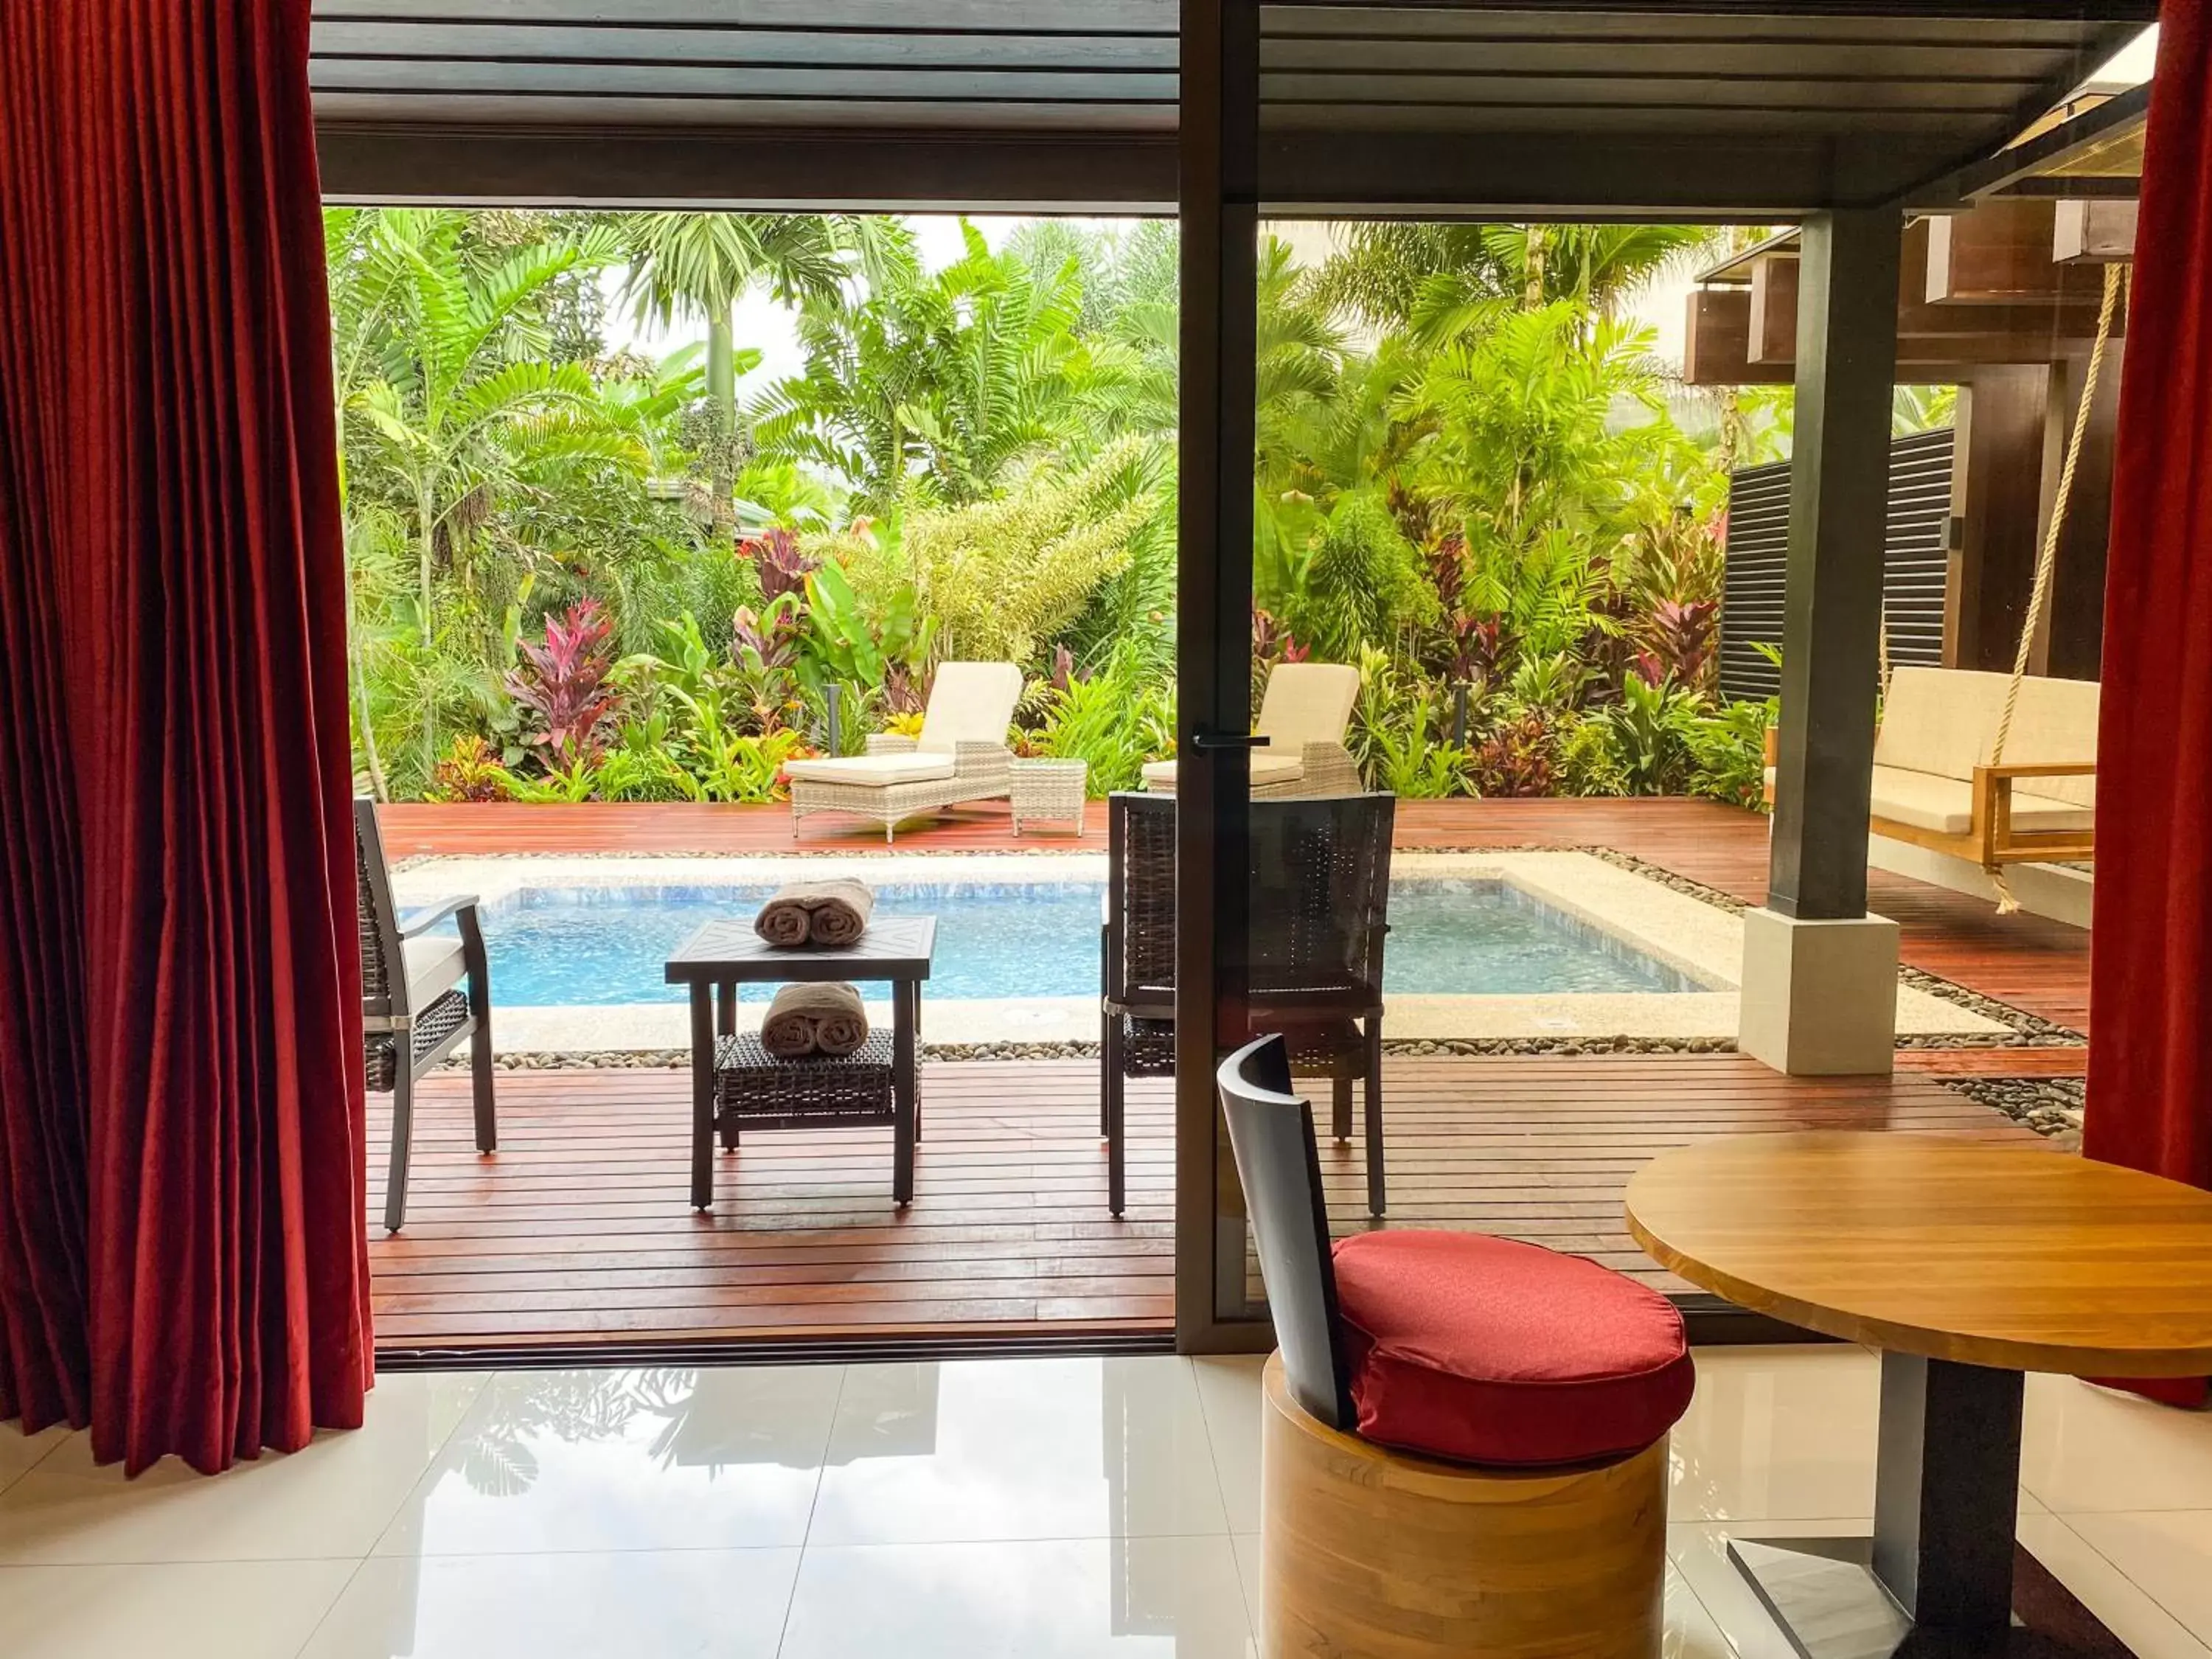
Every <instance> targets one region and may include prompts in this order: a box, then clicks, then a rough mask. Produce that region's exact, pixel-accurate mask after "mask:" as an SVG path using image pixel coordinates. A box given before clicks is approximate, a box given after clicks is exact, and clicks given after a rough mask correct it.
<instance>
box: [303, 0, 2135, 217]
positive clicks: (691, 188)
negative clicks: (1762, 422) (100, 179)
mask: <svg viewBox="0 0 2212 1659" xmlns="http://www.w3.org/2000/svg"><path fill="white" fill-rule="evenodd" d="M1177 15H1178V9H1177V4H1176V0H627V3H625V0H316V3H315V7H314V18H315V24H314V34H313V66H312V75H313V84H314V88H315V104H316V114H317V119H318V124H319V127H320V129H321V131H322V134H323V146H322V147H323V161H324V173H325V184H326V187H327V188H328V189H329V190H330V191H331V193H332V194H333V195H335V196H342V197H349V198H356V199H378V198H381V199H396V198H402V197H404V198H411V199H447V200H493V199H510V200H575V201H617V200H623V201H659V202H668V203H687V202H688V203H695V204H724V205H732V206H734V205H800V204H816V205H849V206H856V207H893V206H900V205H908V206H963V207H977V208H983V207H1012V206H1026V207H1030V208H1032V209H1038V210H1053V209H1067V210H1079V209H1083V208H1119V209H1121V210H1124V211H1127V210H1143V209H1151V210H1164V209H1166V208H1168V207H1170V206H1171V204H1172V203H1173V201H1174V198H1175V193H1176V152H1175V129H1176V23H1177ZM2152 15H2154V4H2153V3H2151V0H2098V3H2095V4H2089V5H2065V4H2048V3H2046V4H2034V3H2014V0H1978V3H1963V4H1962V3H1954V0H1922V3H1919V4H1910V3H1899V0H1823V3H1818V4H1801V5H1796V6H1792V5H1790V4H1787V3H1784V0H1765V3H1764V4H1747V3H1739V0H1660V3H1649V4H1642V5H1631V4H1626V3H1620V0H1616V3H1615V4H1614V5H1613V7H1612V8H1611V9H1599V8H1596V7H1594V6H1592V5H1589V4H1586V3H1572V0H1553V3H1542V0H1534V3H1532V0H1522V3H1519V4H1515V5H1489V4H1480V3H1468V0H1456V3H1453V0H1433V3H1403V0H1401V3H1397V4H1389V5H1344V4H1305V3H1275V4H1267V5H1264V6H1263V7H1262V8H1261V99H1262V108H1261V128H1262V133H1263V147H1262V156H1261V190H1262V194H1263V196H1264V197H1265V198H1266V202H1267V207H1268V209H1269V210H1270V211H1273V212H1278V213H1292V212H1321V213H1353V212H1360V211H1370V212H1374V211H1380V212H1396V213H1408V214H1411V213H1448V212H1479V211H1483V210H1505V211H1523V212H1537V211H1584V212H1589V211H1623V212H1626V211H1633V210H1638V209H1644V210H1674V211H1681V212H1706V213H1711V214H1714V215H1728V214H1736V215H1741V214H1747V213H1772V214H1790V213H1794V212H1800V211H1803V210H1808V209H1811V208H1816V207H1821V206H1830V205H1847V204H1866V203H1873V202H1879V201H1883V200H1887V199H1889V198H1890V197H1895V196H1897V195H1899V194H1900V193H1902V192H1905V191H1909V190H1910V189H1911V188H1912V187H1914V186H1915V185H1918V184H1920V183H1921V182H1922V181H1923V180H1924V179H1928V178H1930V177H1933V176H1936V175H1937V174H1939V173H1945V172H1947V171H1948V170H1949V169H1951V168H1953V167H1957V166H1960V165H1961V164H1964V163H1966V162H1969V161H1973V160H1975V159H1976V158H1978V157H1980V156H1982V155H1987V154H1988V153H1989V152H1990V151H1991V150H1993V149H1996V147H1997V146H1999V145H2000V144H2002V143H2004V142H2005V141H2006V140H2007V139H2008V138H2009V137H2011V136H2012V135H2013V134H2015V132H2017V131H2019V130H2020V128H2021V126H2022V125H2024V124H2025V123H2026V122H2027V120H2029V119H2030V118H2033V116H2035V115H2036V114H2038V113H2039V112H2041V111H2043V110H2044V109H2045V108H2047V107H2048V106H2050V105H2051V103H2052V102H2053V101H2054V100H2056V99H2057V98H2058V97H2059V96H2061V95H2063V94H2064V93H2065V92H2066V91H2067V90H2068V89H2069V88H2070V87H2072V86H2073V85H2075V83H2077V82H2079V81H2080V80H2081V78H2082V77H2083V76H2086V75H2087V73H2089V72H2090V71H2091V70H2093V69H2095V68H2096V67H2097V65H2098V64H2100V63H2101V62H2102V61H2103V60H2104V59H2105V58H2106V57H2107V56H2109V55H2110V53H2111V52H2113V51H2114V50H2116V49H2117V48H2118V46H2121V45H2124V43H2125V42H2126V41H2127V40H2129V39H2130V38H2131V37H2132V36H2133V34H2134V33H2136V31H2137V30H2138V29H2139V28H2140V27H2142V24H2143V23H2144V22H2146V21H2149V19H2150V18H2151V16H2152Z"/></svg>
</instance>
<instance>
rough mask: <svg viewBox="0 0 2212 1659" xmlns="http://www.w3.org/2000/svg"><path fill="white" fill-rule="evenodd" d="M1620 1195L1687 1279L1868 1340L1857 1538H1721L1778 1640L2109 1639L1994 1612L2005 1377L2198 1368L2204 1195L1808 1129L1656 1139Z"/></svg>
mask: <svg viewBox="0 0 2212 1659" xmlns="http://www.w3.org/2000/svg"><path fill="white" fill-rule="evenodd" d="M1627 1208H1628V1225H1629V1231H1632V1232H1633V1233H1634V1234H1635V1235H1636V1239H1637V1242H1638V1243H1640V1244H1641V1245H1643V1246H1644V1249H1646V1250H1648V1251H1650V1253H1651V1255H1653V1256H1654V1257H1656V1259H1657V1260H1658V1261H1661V1262H1662V1263H1663V1264H1665V1265H1666V1266H1667V1267H1671V1268H1673V1269H1674V1272H1676V1273H1680V1275H1681V1276H1682V1277H1683V1278H1685V1279H1688V1280H1689V1281H1690V1282H1691V1283H1692V1285H1699V1286H1700V1287H1702V1288H1704V1289H1705V1290H1709V1291H1717V1292H1718V1293H1719V1294H1720V1295H1722V1296H1724V1297H1728V1298H1729V1301H1731V1302H1735V1303H1738V1304H1741V1305H1742V1306H1744V1307H1747V1308H1752V1309H1755V1310H1758V1311H1759V1312H1760V1313H1765V1314H1771V1315H1773V1316H1775V1317H1776V1318H1778V1319H1785V1320H1788V1321H1790V1322H1792V1323H1794V1324H1798V1325H1802V1326H1805V1327H1807V1328H1808V1329H1812V1330H1815V1331H1820V1332H1821V1333H1823V1334H1826V1335H1829V1336H1836V1337H1841V1338H1843V1339H1844V1340H1846V1341H1850V1342H1860V1343H1863V1344H1865V1345H1866V1346H1869V1347H1872V1348H1875V1349H1878V1350H1880V1351H1881V1434H1880V1443H1879V1445H1878V1446H1877V1448H1876V1451H1875V1499H1874V1510H1875V1513H1874V1538H1873V1541H1872V1544H1871V1547H1869V1545H1868V1543H1867V1542H1866V1541H1864V1540H1857V1541H1850V1540H1841V1539H1799V1540H1787V1541H1785V1540H1772V1541H1760V1542H1754V1541H1751V1540H1748V1539H1738V1540H1734V1541H1730V1543H1729V1556H1730V1557H1731V1558H1732V1559H1734V1561H1735V1565H1736V1567H1737V1570H1738V1571H1741V1573H1742V1574H1743V1575H1744V1577H1746V1578H1747V1579H1749V1580H1750V1582H1751V1585H1752V1588H1753V1589H1754V1590H1755V1591H1756V1592H1757V1593H1758V1595H1759V1599H1760V1600H1761V1601H1764V1602H1765V1604H1766V1607H1767V1610H1768V1611H1769V1612H1770V1613H1772V1614H1773V1615H1774V1617H1775V1618H1776V1620H1778V1622H1779V1623H1780V1624H1781V1626H1782V1627H1783V1629H1784V1632H1786V1633H1787V1634H1788V1636H1789V1638H1790V1644H1791V1645H1792V1646H1793V1647H1794V1648H1796V1650H1797V1652H1799V1653H1800V1654H1802V1655H1806V1656H1808V1659H1891V1656H1893V1655H1898V1656H1902V1655H1906V1654H1911V1655H1914V1656H1920V1655H1927V1656H1931V1659H1933V1656H1941V1659H2028V1656H2034V1659H2057V1656H2060V1655H2065V1654H2073V1653H2099V1652H2110V1651H2112V1650H2111V1649H2109V1648H2102V1649H2100V1648H2097V1647H2093V1646H2089V1645H2087V1644H2081V1643H2080V1642H2079V1641H2077V1640H2076V1639H2075V1638H2074V1637H2073V1636H2071V1635H2069V1634H2067V1633H2063V1632H2058V1631H2057V1630H2055V1629H2054V1630H2052V1631H2051V1632H2037V1631H2032V1630H2024V1629H2021V1628H2018V1627H2016V1626H2015V1621H2014V1613H2015V1600H2014V1595H2013V1590H2014V1584H2013V1568H2014V1553H2015V1552H2014V1536H2015V1527H2016V1524H2017V1516H2016V1509H2017V1504H2018V1498H2019V1487H2020V1442H2021V1401H2022V1389H2023V1379H2022V1373H2024V1372H2027V1371H2057V1372H2061V1373H2071V1374H2073V1375H2075V1376H2136V1377H2145V1376H2201V1375H2203V1373H2204V1372H2206V1371H2207V1370H2212V1273H2207V1272H2206V1270H2205V1264H2206V1262H2208V1261H2212V1194H2206V1193H2201V1192H2198V1191H2197V1189H2196V1188H2193V1187H2185V1186H2183V1185H2182V1184H2181V1183H2180V1182H2174V1181H2161V1180H2160V1179H2159V1178H2158V1177H2157V1176H2148V1175H2142V1174H2138V1173H2137V1172H2136V1171H2135V1170H2123V1169H2119V1168H2117V1167H2116V1166H2114V1165H2112V1164H2095V1163H2091V1162H2090V1161H2088V1160H2087V1159H2086V1158H2072V1157H2069V1156H2067V1155H2066V1154H2064V1153H2062V1152H2051V1151H2048V1150H2046V1149H2045V1148H2043V1147H2039V1146H2024V1145H2021V1144H2018V1143H2009V1144H2008V1143H2005V1142H2001V1141H1987V1140H1970V1139H1954V1138H1952V1137H1948V1136H1938V1135H1917V1134H1891V1133H1839V1132H1835V1131H1822V1132H1815V1133H1804V1134H1771V1135H1743V1136H1739V1137H1736V1138H1735V1139H1727V1140H1715V1141H1708V1142H1706V1143H1705V1144H1704V1145H1702V1146H1689V1147H1685V1148H1684V1149H1682V1150H1681V1151H1680V1152H1668V1153H1667V1154H1665V1155H1664V1156H1662V1157H1661V1158H1656V1159H1654V1160H1653V1161H1652V1162H1651V1163H1650V1164H1647V1165H1645V1166H1644V1168H1643V1169H1642V1170H1638V1172H1637V1174H1636V1176H1635V1177H1634V1178H1633V1179H1632V1180H1631V1181H1630V1182H1629V1183H1628V1198H1627ZM2020 1611H2021V1613H2024V1614H2025V1613H2033V1611H2034V1610H2033V1608H2030V1607H2027V1605H2026V1603H2025V1601H2023V1602H2022V1603H2021V1604H2020Z"/></svg>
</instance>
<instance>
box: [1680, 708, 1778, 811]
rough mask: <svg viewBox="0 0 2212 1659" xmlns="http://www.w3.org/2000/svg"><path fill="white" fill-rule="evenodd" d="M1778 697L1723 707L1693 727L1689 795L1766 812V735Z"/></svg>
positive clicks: (1689, 734) (1690, 739)
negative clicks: (1764, 807)
mask: <svg viewBox="0 0 2212 1659" xmlns="http://www.w3.org/2000/svg"><path fill="white" fill-rule="evenodd" d="M1775 713H1776V708H1775V705H1774V702H1773V700H1772V699H1769V700H1768V701H1766V702H1757V701H1753V700H1749V699H1746V700H1744V701H1742V702H1727V703H1723V704H1722V705H1721V707H1720V708H1719V709H1718V710H1717V712H1716V713H1714V714H1709V715H1706V716H1705V717H1703V718H1701V719H1699V720H1698V721H1697V722H1696V723H1695V724H1694V725H1693V726H1691V728H1690V730H1689V732H1688V738H1689V744H1690V753H1691V755H1692V758H1693V761H1694V766H1693V769H1692V772H1691V774H1690V779H1689V792H1690V793H1692V794H1693V795H1707V796H1710V797H1711V798H1712V799H1715V800H1724V801H1726V802H1728V803H1729V805H1731V806H1747V807H1751V808H1753V809H1754V810H1758V809H1760V808H1763V806H1764V805H1765V798H1766V732H1767V728H1768V727H1769V726H1771V725H1772V724H1773V721H1774V716H1775Z"/></svg>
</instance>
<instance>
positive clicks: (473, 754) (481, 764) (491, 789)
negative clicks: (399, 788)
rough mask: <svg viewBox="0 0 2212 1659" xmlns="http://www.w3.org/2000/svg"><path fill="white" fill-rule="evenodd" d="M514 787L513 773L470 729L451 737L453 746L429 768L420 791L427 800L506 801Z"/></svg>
mask: <svg viewBox="0 0 2212 1659" xmlns="http://www.w3.org/2000/svg"><path fill="white" fill-rule="evenodd" d="M513 786H514V780H513V776H512V775H510V774H509V773H508V771H507V769H506V768H505V767H504V766H502V765H501V764H500V759H499V757H498V756H497V755H496V754H495V753H494V752H493V751H492V746H491V745H490V744H488V743H486V742H485V741H484V740H483V738H480V737H478V736H477V735H476V734H475V733H473V732H470V733H465V734H464V735H463V736H460V737H458V738H454V739H453V746H452V747H451V748H449V749H447V750H446V752H445V754H444V756H443V757H441V759H440V760H439V762H438V763H437V765H436V766H435V767H433V768H432V769H431V771H430V784H429V787H428V789H427V790H425V791H424V792H423V793H425V795H426V796H427V797H428V799H431V800H444V801H488V800H510V799H513V795H514V787H513Z"/></svg>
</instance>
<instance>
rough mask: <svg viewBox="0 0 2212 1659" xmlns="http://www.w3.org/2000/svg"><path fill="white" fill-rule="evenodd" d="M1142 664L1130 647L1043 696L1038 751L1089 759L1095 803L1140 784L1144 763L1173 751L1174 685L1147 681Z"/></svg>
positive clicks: (1045, 754) (1051, 755)
mask: <svg viewBox="0 0 2212 1659" xmlns="http://www.w3.org/2000/svg"><path fill="white" fill-rule="evenodd" d="M1142 662H1143V659H1142V655H1141V653H1140V652H1139V650H1138V649H1137V648H1136V647H1134V646H1131V647H1125V648H1124V649H1122V650H1121V651H1117V652H1116V653H1115V654H1114V656H1113V657H1111V658H1109V659H1108V661H1107V663H1106V665H1105V666H1103V668H1101V669H1100V670H1099V671H1097V673H1095V674H1092V675H1091V677H1090V678H1087V679H1085V678H1073V677H1071V678H1069V679H1068V680H1067V682H1066V684H1064V685H1060V686H1057V687H1054V688H1051V689H1050V690H1048V692H1047V694H1046V706H1045V713H1044V723H1043V725H1042V727H1041V728H1040V729H1039V732H1038V734H1037V738H1036V753H1037V754H1038V755H1040V756H1042V757H1048V758H1051V759H1054V760H1081V761H1088V762H1089V763H1091V775H1090V781H1089V785H1088V787H1089V790H1090V793H1091V795H1092V797H1093V798H1094V799H1095V798H1097V797H1100V796H1104V795H1108V794H1111V793H1113V792H1114V791H1115V790H1117V789H1133V788H1135V787H1137V786H1138V784H1139V783H1140V782H1142V781H1143V779H1144V766H1145V763H1146V761H1149V760H1155V759H1158V758H1159V757H1162V756H1164V755H1166V754H1168V753H1170V752H1171V751H1172V750H1173V749H1174V747H1175V688H1174V685H1173V684H1172V683H1171V682H1163V681H1158V680H1152V681H1147V680H1146V679H1145V678H1144V677H1143V675H1142Z"/></svg>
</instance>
